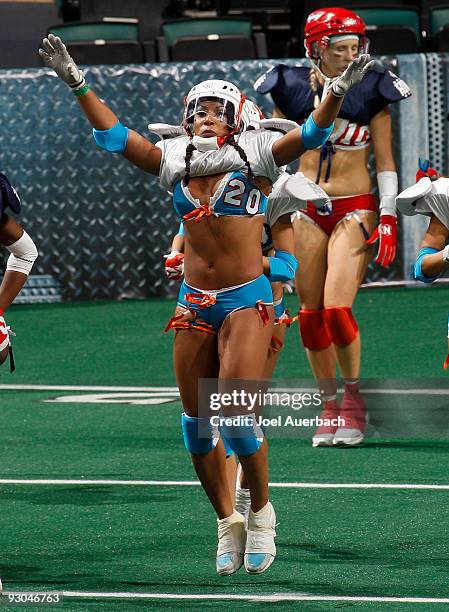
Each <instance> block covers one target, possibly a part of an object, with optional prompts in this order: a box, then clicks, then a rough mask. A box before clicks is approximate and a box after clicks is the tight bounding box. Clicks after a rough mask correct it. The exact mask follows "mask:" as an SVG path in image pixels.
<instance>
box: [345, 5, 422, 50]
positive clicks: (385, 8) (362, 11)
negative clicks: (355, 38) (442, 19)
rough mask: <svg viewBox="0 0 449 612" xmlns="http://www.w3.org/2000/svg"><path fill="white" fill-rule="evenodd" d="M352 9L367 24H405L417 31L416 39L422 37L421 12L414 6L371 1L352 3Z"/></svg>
mask: <svg viewBox="0 0 449 612" xmlns="http://www.w3.org/2000/svg"><path fill="white" fill-rule="evenodd" d="M348 8H351V10H353V11H354V12H356V13H357V14H358V15H360V17H361V18H362V19H363V20H364V21H365V23H366V25H377V26H405V27H408V28H411V29H412V30H413V31H414V32H415V36H416V40H417V41H419V40H420V38H421V28H420V23H419V12H418V10H417V9H415V8H413V7H410V6H409V7H405V6H392V5H390V6H389V5H386V4H385V5H383V3H376V4H372V5H371V6H369V3H364V4H357V5H355V4H354V5H351V7H348Z"/></svg>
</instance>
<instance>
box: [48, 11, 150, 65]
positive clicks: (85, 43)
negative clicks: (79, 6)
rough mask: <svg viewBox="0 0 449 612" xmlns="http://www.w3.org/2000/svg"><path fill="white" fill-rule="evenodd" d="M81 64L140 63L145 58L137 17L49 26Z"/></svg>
mask: <svg viewBox="0 0 449 612" xmlns="http://www.w3.org/2000/svg"><path fill="white" fill-rule="evenodd" d="M48 33H52V34H55V35H56V36H60V37H61V38H62V40H63V41H64V43H65V44H66V46H67V49H68V51H69V53H70V54H71V55H72V56H73V59H74V60H75V61H76V62H78V63H80V64H140V63H142V62H144V61H145V55H144V50H143V46H142V44H141V43H140V42H139V24H138V22H137V20H134V21H133V22H129V21H100V22H81V21H80V22H70V23H64V24H59V25H57V26H50V27H49V28H48Z"/></svg>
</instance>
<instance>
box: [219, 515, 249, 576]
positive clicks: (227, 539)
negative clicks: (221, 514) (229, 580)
mask: <svg viewBox="0 0 449 612" xmlns="http://www.w3.org/2000/svg"><path fill="white" fill-rule="evenodd" d="M217 524H218V549H217V573H218V574H219V575H220V576H230V575H231V574H233V573H234V572H236V571H237V570H238V569H239V568H240V567H242V565H243V554H244V552H245V543H246V530H245V518H244V517H243V516H242V515H241V514H240V513H239V512H237V511H236V510H234V512H233V513H232V514H231V516H228V517H226V518H224V519H217Z"/></svg>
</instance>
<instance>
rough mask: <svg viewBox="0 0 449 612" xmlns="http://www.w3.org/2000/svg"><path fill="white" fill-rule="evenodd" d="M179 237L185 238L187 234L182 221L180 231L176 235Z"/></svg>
mask: <svg viewBox="0 0 449 612" xmlns="http://www.w3.org/2000/svg"><path fill="white" fill-rule="evenodd" d="M176 235H177V236H185V235H186V233H185V231H184V223H183V222H182V221H181V223H180V224H179V229H178V233H177V234H176Z"/></svg>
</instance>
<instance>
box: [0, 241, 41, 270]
mask: <svg viewBox="0 0 449 612" xmlns="http://www.w3.org/2000/svg"><path fill="white" fill-rule="evenodd" d="M6 248H7V249H8V251H9V252H10V253H11V255H10V256H9V257H8V262H7V264H6V270H11V271H13V272H22V274H26V275H27V276H28V274H29V273H30V272H31V268H32V267H33V264H34V262H35V261H36V259H37V256H38V252H37V249H36V245H35V244H34V242H33V241H32V240H31V238H30V236H29V235H28V234H27V233H26V232H25V231H24V232H23V234H22V236H21V237H20V238H19V240H17V241H16V242H14V243H13V244H10V245H8V246H7V247H6Z"/></svg>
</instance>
